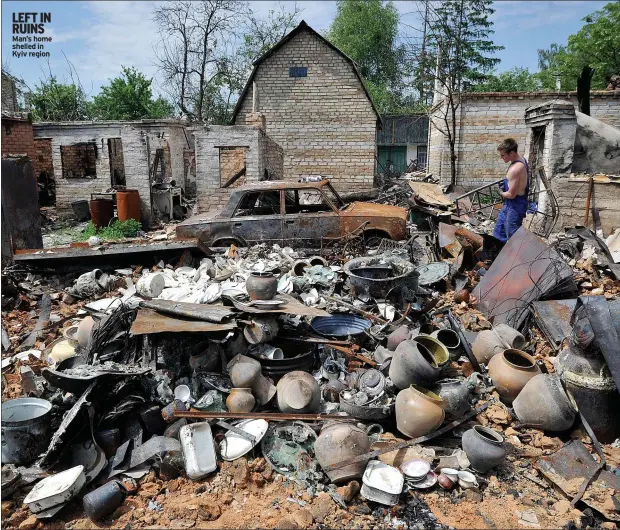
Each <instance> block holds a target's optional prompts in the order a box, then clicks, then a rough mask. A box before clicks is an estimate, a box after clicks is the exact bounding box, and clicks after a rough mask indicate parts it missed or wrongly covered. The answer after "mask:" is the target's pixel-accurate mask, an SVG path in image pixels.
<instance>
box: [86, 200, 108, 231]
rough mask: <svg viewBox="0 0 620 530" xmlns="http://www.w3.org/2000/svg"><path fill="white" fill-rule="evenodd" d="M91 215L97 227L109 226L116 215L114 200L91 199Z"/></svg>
mask: <svg viewBox="0 0 620 530" xmlns="http://www.w3.org/2000/svg"><path fill="white" fill-rule="evenodd" d="M90 216H91V217H92V220H93V224H94V225H95V226H96V227H97V228H103V227H104V226H108V225H109V224H110V221H111V220H112V218H113V217H114V202H113V201H112V199H91V201H90Z"/></svg>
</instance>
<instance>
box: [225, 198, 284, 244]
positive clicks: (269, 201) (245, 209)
mask: <svg viewBox="0 0 620 530" xmlns="http://www.w3.org/2000/svg"><path fill="white" fill-rule="evenodd" d="M230 222H231V223H232V229H233V234H234V236H235V237H236V238H238V239H240V240H242V241H247V242H248V243H253V242H261V241H264V242H269V243H280V242H282V210H281V205H280V192H279V190H266V191H257V190H254V191H248V192H247V193H245V194H244V195H243V196H242V197H241V199H240V200H239V204H238V205H237V208H236V209H235V211H234V213H233V215H232V217H231V219H230Z"/></svg>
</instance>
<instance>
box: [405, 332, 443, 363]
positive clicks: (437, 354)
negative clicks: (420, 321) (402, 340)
mask: <svg viewBox="0 0 620 530" xmlns="http://www.w3.org/2000/svg"><path fill="white" fill-rule="evenodd" d="M411 340H413V341H415V342H417V343H418V344H422V345H423V346H426V348H427V349H428V351H430V352H431V355H432V356H433V358H434V359H435V362H436V363H437V366H439V368H442V367H443V366H445V365H446V364H448V362H449V361H450V352H449V351H448V348H446V347H445V346H444V345H443V344H442V343H441V342H440V341H439V340H437V339H436V338H435V337H431V336H430V335H423V334H420V335H418V336H417V337H413V339H411Z"/></svg>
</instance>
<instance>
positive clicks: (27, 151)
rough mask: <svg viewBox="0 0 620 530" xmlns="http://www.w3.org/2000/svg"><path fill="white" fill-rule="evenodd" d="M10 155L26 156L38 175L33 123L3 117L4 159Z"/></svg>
mask: <svg viewBox="0 0 620 530" xmlns="http://www.w3.org/2000/svg"><path fill="white" fill-rule="evenodd" d="M10 155H26V156H27V157H28V158H29V159H30V161H31V162H32V165H33V168H34V174H35V175H37V174H38V173H37V171H38V167H37V163H36V158H37V156H36V149H35V145H34V136H33V132H32V123H31V122H30V121H29V120H27V119H22V118H12V117H6V116H3V117H2V158H6V157H8V156H10Z"/></svg>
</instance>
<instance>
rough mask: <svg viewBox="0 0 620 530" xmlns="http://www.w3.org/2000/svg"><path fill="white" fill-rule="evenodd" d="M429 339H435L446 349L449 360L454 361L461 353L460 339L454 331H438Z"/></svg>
mask: <svg viewBox="0 0 620 530" xmlns="http://www.w3.org/2000/svg"><path fill="white" fill-rule="evenodd" d="M431 337H433V338H435V339H437V340H438V341H439V342H441V343H442V344H443V345H444V346H445V347H446V348H448V353H449V354H450V360H451V361H456V360H457V359H458V358H459V357H460V356H461V354H462V353H463V347H462V346H461V339H460V338H459V336H458V334H457V333H456V331H452V330H451V329H438V330H437V331H433V332H432V333H431Z"/></svg>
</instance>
